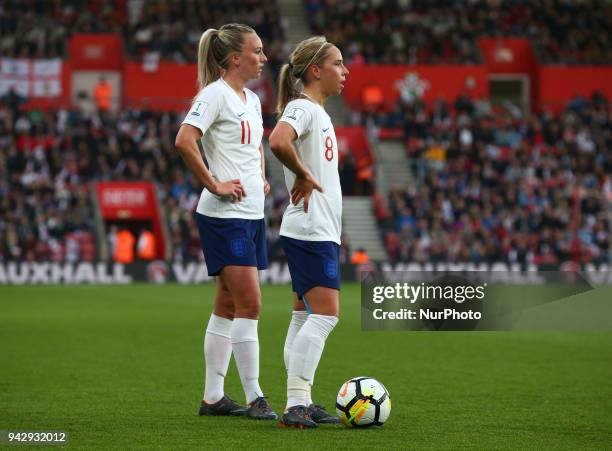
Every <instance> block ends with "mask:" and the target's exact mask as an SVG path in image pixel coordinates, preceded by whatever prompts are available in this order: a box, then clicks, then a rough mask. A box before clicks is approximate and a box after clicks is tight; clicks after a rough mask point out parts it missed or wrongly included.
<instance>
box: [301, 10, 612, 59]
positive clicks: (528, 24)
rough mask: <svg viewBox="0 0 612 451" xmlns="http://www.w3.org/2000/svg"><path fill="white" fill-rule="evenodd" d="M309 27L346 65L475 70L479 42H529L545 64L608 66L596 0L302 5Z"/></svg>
mask: <svg viewBox="0 0 612 451" xmlns="http://www.w3.org/2000/svg"><path fill="white" fill-rule="evenodd" d="M304 4H305V7H306V9H307V10H308V12H309V15H308V16H309V18H310V25H311V28H312V29H313V31H314V32H315V33H320V34H325V35H326V36H327V37H328V39H330V41H331V42H335V43H337V44H339V47H340V49H341V50H342V52H343V54H344V55H345V58H346V59H347V60H348V61H349V62H350V63H351V64H364V63H365V64H440V63H460V64H474V63H479V62H481V59H482V56H481V54H480V50H479V48H478V42H477V38H478V37H482V36H493V37H496V36H512V37H527V38H529V39H530V41H531V42H532V44H533V46H534V49H535V50H536V52H537V54H538V57H539V58H540V62H542V63H544V64H557V63H563V64H587V63H588V64H611V63H612V36H611V33H612V32H611V30H612V5H611V4H610V3H609V2H605V1H602V0H588V1H558V0H555V1H539V0H520V1H508V0H495V1H491V0H411V1H404V0H385V1H376V0H370V1H360V2H351V1H335V0H304Z"/></svg>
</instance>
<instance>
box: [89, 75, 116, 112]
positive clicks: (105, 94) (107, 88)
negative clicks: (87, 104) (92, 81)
mask: <svg viewBox="0 0 612 451" xmlns="http://www.w3.org/2000/svg"><path fill="white" fill-rule="evenodd" d="M112 96H113V87H112V86H111V85H110V83H109V82H107V81H106V77H104V76H102V77H100V79H99V80H98V82H97V83H96V85H95V86H94V89H93V98H94V102H95V103H96V108H97V109H98V110H100V111H106V112H108V111H109V110H110V107H111V99H112Z"/></svg>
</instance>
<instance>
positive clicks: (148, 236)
mask: <svg viewBox="0 0 612 451" xmlns="http://www.w3.org/2000/svg"><path fill="white" fill-rule="evenodd" d="M136 249H137V251H138V259H139V260H146V261H148V260H153V259H154V258H155V235H153V233H152V232H151V231H150V230H148V229H142V230H141V231H140V234H139V235H138V243H137V244H136Z"/></svg>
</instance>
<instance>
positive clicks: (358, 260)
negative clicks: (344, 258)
mask: <svg viewBox="0 0 612 451" xmlns="http://www.w3.org/2000/svg"><path fill="white" fill-rule="evenodd" d="M369 261H370V256H369V255H368V253H367V252H366V250H365V249H364V248H362V247H360V248H359V249H357V250H356V251H355V252H354V253H353V255H351V263H352V264H354V265H363V264H364V263H367V262H369Z"/></svg>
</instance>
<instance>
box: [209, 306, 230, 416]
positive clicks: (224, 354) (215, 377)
mask: <svg viewBox="0 0 612 451" xmlns="http://www.w3.org/2000/svg"><path fill="white" fill-rule="evenodd" d="M232 323H233V321H232V320H230V319H226V318H222V317H220V316H217V315H215V314H214V313H213V314H212V315H210V320H209V321H208V326H207V327H206V333H205V334H204V361H205V363H206V379H205V382H204V401H206V402H207V403H209V404H212V403H215V402H217V401H219V400H220V399H221V398H222V397H223V395H224V390H223V383H224V381H225V375H226V374H227V368H228V366H229V363H230V359H231V357H232V343H231V341H230V332H231V328H232Z"/></svg>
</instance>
